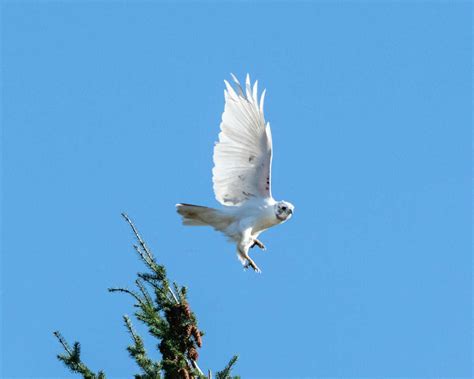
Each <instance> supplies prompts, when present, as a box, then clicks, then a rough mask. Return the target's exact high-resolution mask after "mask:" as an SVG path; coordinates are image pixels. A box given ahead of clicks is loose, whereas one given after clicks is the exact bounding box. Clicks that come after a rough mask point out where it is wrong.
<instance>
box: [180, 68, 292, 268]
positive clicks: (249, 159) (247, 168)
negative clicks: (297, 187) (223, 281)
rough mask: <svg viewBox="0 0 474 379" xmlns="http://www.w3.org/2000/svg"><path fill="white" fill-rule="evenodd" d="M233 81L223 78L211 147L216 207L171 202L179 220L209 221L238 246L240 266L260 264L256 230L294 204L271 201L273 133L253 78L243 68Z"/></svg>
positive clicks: (282, 219)
mask: <svg viewBox="0 0 474 379" xmlns="http://www.w3.org/2000/svg"><path fill="white" fill-rule="evenodd" d="M231 76H232V79H233V81H234V83H233V85H231V84H229V82H227V81H226V80H224V83H225V86H226V89H225V90H224V97H225V107H224V113H223V114H222V122H221V124H220V129H221V131H220V133H219V141H218V142H216V144H215V147H214V157H213V158H214V168H213V169H212V181H213V184H214V193H215V197H216V199H217V201H218V202H219V203H221V204H222V207H220V208H219V209H215V208H209V207H203V206H199V205H191V204H184V203H183V204H176V208H177V212H178V213H179V214H180V215H181V216H182V220H183V224H184V225H190V226H205V225H208V226H211V227H213V228H214V229H215V230H217V231H219V232H222V233H223V234H224V235H226V236H227V237H228V239H229V240H230V241H231V242H234V243H235V244H236V246H237V257H238V259H239V260H240V262H241V263H242V265H243V266H244V268H248V267H249V266H250V267H252V268H253V269H254V270H255V271H256V272H258V273H260V272H261V270H260V268H259V267H258V266H257V265H256V264H255V262H254V261H253V260H252V258H250V256H249V250H250V249H251V248H253V247H255V246H258V247H259V248H261V249H262V250H265V246H264V245H263V243H262V242H260V241H259V240H258V237H259V235H260V234H261V233H262V232H263V231H265V230H266V229H268V228H271V227H272V226H275V225H278V224H281V223H283V222H285V221H287V220H289V219H290V218H291V216H292V214H293V211H294V206H293V205H292V204H291V203H289V202H287V201H275V200H274V199H273V197H272V192H271V166H272V134H271V131H270V124H269V123H268V122H267V123H266V122H265V118H264V115H263V102H264V98H265V90H264V91H263V92H262V94H261V96H260V99H259V96H258V81H256V82H255V83H254V84H253V86H252V85H251V83H250V77H249V75H248V74H247V78H246V81H245V89H244V88H242V86H241V85H240V83H239V81H238V80H237V78H236V77H235V76H234V75H232V74H231Z"/></svg>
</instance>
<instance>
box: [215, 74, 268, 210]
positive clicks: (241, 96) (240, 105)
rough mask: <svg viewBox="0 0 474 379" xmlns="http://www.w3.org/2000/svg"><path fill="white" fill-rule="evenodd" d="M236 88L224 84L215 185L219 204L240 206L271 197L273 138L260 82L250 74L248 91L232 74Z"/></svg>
mask: <svg viewBox="0 0 474 379" xmlns="http://www.w3.org/2000/svg"><path fill="white" fill-rule="evenodd" d="M232 78H233V79H234V85H235V88H234V87H233V86H232V85H230V84H229V83H228V82H227V81H224V82H225V85H226V90H224V95H225V108H224V113H223V114H222V122H221V125H220V129H221V132H220V133H219V141H218V142H217V143H216V145H215V147H214V168H213V170H212V173H213V178H212V180H213V183H214V193H215V195H216V199H217V201H219V202H220V203H221V204H223V205H240V204H242V203H243V202H245V201H247V200H249V199H250V198H255V197H260V198H271V197H272V195H271V163H272V136H271V132H270V124H269V123H267V124H265V118H264V115H263V102H264V98H265V91H263V93H262V95H261V97H260V99H259V98H258V82H255V84H254V85H253V87H252V86H251V84H250V77H249V75H247V79H246V82H245V89H243V88H242V87H241V85H240V83H239V81H238V80H237V79H236V78H235V76H233V75H232Z"/></svg>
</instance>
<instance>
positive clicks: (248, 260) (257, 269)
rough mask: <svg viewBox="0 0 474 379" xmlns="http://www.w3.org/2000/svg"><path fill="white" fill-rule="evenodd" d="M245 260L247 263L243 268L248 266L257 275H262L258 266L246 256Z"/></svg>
mask: <svg viewBox="0 0 474 379" xmlns="http://www.w3.org/2000/svg"><path fill="white" fill-rule="evenodd" d="M245 259H247V263H245V266H244V267H245V268H248V267H249V266H250V267H252V268H253V269H254V271H255V272H256V273H258V274H260V273H262V270H260V269H259V268H258V266H257V265H256V264H255V262H254V261H253V260H252V258H250V257H249V256H248V255H247V256H246V257H245Z"/></svg>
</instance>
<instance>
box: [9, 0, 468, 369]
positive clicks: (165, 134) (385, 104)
mask: <svg viewBox="0 0 474 379" xmlns="http://www.w3.org/2000/svg"><path fill="white" fill-rule="evenodd" d="M1 11H2V20H1V21H2V22H1V24H2V86H1V87H2V107H1V110H2V162H3V166H2V219H3V221H2V247H1V268H2V270H1V306H2V311H1V312H2V333H1V341H2V346H1V354H2V370H1V372H2V376H3V377H59V376H65V375H66V374H67V371H66V369H65V368H64V367H63V366H62V365H61V364H60V362H58V361H57V360H56V358H55V355H56V354H57V353H58V352H60V350H61V349H60V346H59V345H58V343H57V341H56V340H55V339H54V338H53V336H52V332H53V331H54V330H56V329H59V330H61V331H62V333H63V334H64V336H65V337H66V338H67V339H68V340H70V341H73V340H79V341H81V342H82V346H83V358H84V360H85V361H86V362H88V363H89V365H90V366H91V367H92V368H93V369H104V370H105V371H106V372H107V374H108V375H109V377H131V375H132V374H133V373H135V372H136V371H137V370H136V367H135V366H134V364H133V362H132V361H131V360H130V359H129V358H128V356H127V352H126V351H125V347H126V346H127V344H128V343H129V336H128V335H127V333H126V331H125V329H124V327H123V325H122V319H121V315H122V314H125V313H127V314H131V313H132V312H133V308H132V302H131V300H130V299H129V298H127V297H125V296H120V295H117V294H109V293H108V292H107V291H106V289H107V287H110V286H118V285H123V286H127V285H129V286H131V285H132V282H133V280H134V275H135V273H136V272H137V271H139V270H140V269H141V265H140V263H139V261H138V260H137V258H136V257H135V255H134V253H133V250H132V248H131V243H132V235H131V233H130V231H129V229H128V228H127V225H126V224H125V223H124V222H123V220H122V219H121V218H120V212H122V211H126V212H128V213H129V215H130V216H131V217H132V218H133V219H134V220H135V222H136V223H137V225H138V226H139V228H140V230H141V232H142V233H143V235H144V236H145V238H146V240H147V242H148V244H149V245H150V246H151V247H152V249H153V250H154V252H155V255H156V256H157V257H158V259H159V260H160V261H161V262H162V263H164V264H165V265H166V266H167V268H168V272H169V275H170V277H171V278H174V279H176V280H177V281H178V282H179V283H182V284H185V285H187V286H189V288H190V293H189V297H190V301H191V305H192V307H193V308H194V310H195V312H196V313H197V315H198V318H199V321H200V326H201V328H202V329H203V330H204V331H205V332H206V336H205V337H204V346H203V348H202V349H201V352H200V365H201V366H202V367H203V368H205V369H207V368H211V369H213V370H217V369H220V368H222V367H223V366H224V365H225V364H226V363H227V361H228V359H229V358H230V357H231V356H232V355H233V354H234V353H236V354H239V355H240V360H239V363H238V365H237V367H236V371H235V373H238V374H241V375H242V376H243V377H244V378H257V377H269V378H270V377H389V376H403V377H412V378H414V377H427V378H428V377H435V376H436V377H438V376H448V377H470V376H471V375H472V311H471V309H472V308H471V306H472V285H471V277H472V260H471V185H472V184H471V127H472V114H471V107H472V93H471V86H472V76H471V72H472V61H471V58H472V29H471V25H472V19H471V17H472V16H471V15H472V7H471V5H470V4H469V3H468V2H441V1H439V2H438V1H433V2H429V1H424V2H416V3H411V4H410V3H408V2H403V1H400V2H389V3H384V4H382V3H378V2H367V1H361V2H356V1H354V2H347V1H346V2H290V1H288V2H276V3H269V2H265V3H260V4H258V5H257V4H255V3H253V2H243V3H240V2H232V3H216V2H202V3H198V2H190V3H176V4H172V3H171V2H166V3H162V2H138V3H135V2H133V3H132V2H108V1H101V2H94V1H89V2H54V1H53V2H51V1H47V2H32V1H31V2H26V1H25V2H13V1H7V2H3V3H2V5H1ZM230 72H233V73H235V74H236V75H238V76H239V77H241V78H242V77H243V75H244V74H245V73H247V72H249V73H250V74H251V75H252V77H254V78H257V79H259V81H260V84H261V88H264V87H265V88H267V91H268V92H267V98H266V117H267V119H268V120H269V121H270V122H271V125H272V131H273V140H274V160H273V194H274V196H275V197H276V198H277V199H284V200H288V201H291V202H292V203H293V204H295V206H296V212H295V215H294V217H293V219H292V220H291V221H290V222H288V223H286V224H284V225H282V226H279V227H276V228H274V229H272V230H269V231H268V232H266V233H265V234H263V235H262V238H261V239H262V241H263V242H264V243H265V244H266V245H267V248H268V251H267V252H259V251H254V252H253V257H254V259H255V261H256V262H257V264H259V266H260V267H261V268H262V271H263V274H262V275H255V274H254V273H252V272H243V271H242V268H241V266H240V264H239V262H238V261H237V259H236V257H235V254H234V247H233V246H232V245H230V244H228V243H227V242H226V241H225V239H224V238H223V237H222V236H220V235H218V234H216V233H215V232H213V231H212V230H210V229H203V228H196V229H191V228H184V227H183V226H181V224H180V220H179V218H178V216H177V215H176V214H175V210H174V204H175V203H177V202H182V201H184V202H190V203H196V204H203V205H211V206H215V205H216V201H215V200H214V197H213V193H212V186H211V167H212V147H213V144H214V141H215V140H216V139H217V133H218V126H219V121H220V117H221V112H222V110H223V88H224V87H223V79H226V78H229V73H230ZM137 328H138V329H139V331H141V332H142V334H146V333H145V331H144V330H143V328H140V326H139V325H137ZM147 343H148V347H149V349H150V350H153V341H150V340H149V339H147ZM154 356H156V355H154Z"/></svg>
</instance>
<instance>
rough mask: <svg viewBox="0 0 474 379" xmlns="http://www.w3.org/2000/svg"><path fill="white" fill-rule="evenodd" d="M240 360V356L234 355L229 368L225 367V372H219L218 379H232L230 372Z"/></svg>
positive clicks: (228, 364) (228, 365) (235, 378)
mask: <svg viewBox="0 0 474 379" xmlns="http://www.w3.org/2000/svg"><path fill="white" fill-rule="evenodd" d="M238 359H239V357H238V355H234V356H233V357H232V358H231V360H230V361H229V363H227V366H225V368H224V370H222V371H219V372H218V373H217V374H216V379H230V378H231V376H230V371H231V370H232V367H233V366H234V365H235V363H236V362H237V360H238ZM233 378H234V379H237V378H239V377H238V376H234V377H233Z"/></svg>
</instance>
